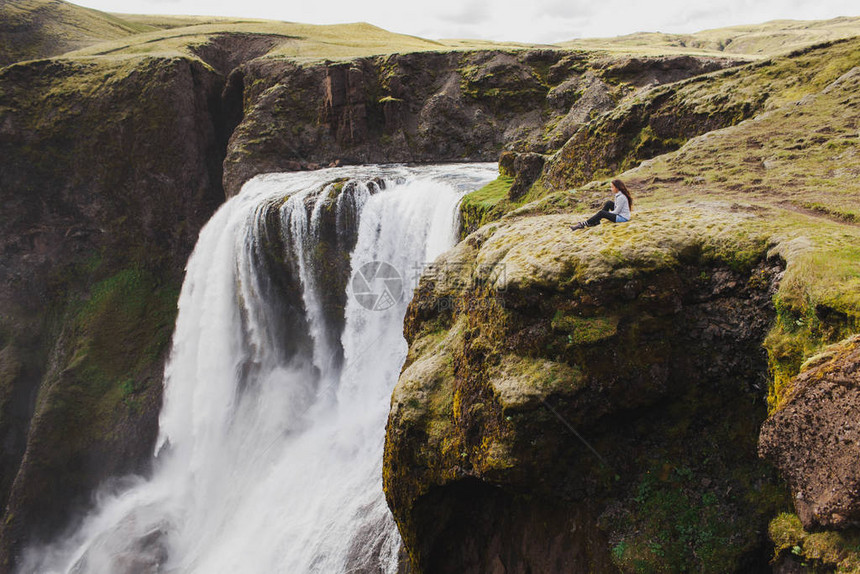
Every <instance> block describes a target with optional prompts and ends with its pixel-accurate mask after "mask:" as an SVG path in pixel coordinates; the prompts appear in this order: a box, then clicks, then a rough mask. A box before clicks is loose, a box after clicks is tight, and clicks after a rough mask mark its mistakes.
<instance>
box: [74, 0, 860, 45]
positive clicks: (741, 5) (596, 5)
mask: <svg viewBox="0 0 860 574" xmlns="http://www.w3.org/2000/svg"><path fill="white" fill-rule="evenodd" d="M74 3H75V4H78V5H80V6H87V7H89V8H96V9H98V10H103V11H106V12H121V13H127V14H186V15H206V16H238V17H245V18H267V19H272V20H286V21H291V22H304V23H308V24H338V23H345V22H369V23H371V24H375V25H376V26H380V27H382V28H385V29H386V30H389V31H392V32H399V33H402V34H412V35H415V36H421V37H423V38H429V39H440V38H473V39H483V40H499V41H517V42H530V43H553V42H562V41H565V40H572V39H575V38H597V37H608V36H620V35H623V34H630V33H633V32H671V33H686V32H697V31H699V30H706V29H709V28H720V27H723V26H734V25H738V24H756V23H761V22H766V21H768V20H776V19H793V20H823V19H828V18H834V17H836V16H860V5H858V4H860V3H858V1H857V0H719V1H696V0H651V1H650V2H649V1H644V0H638V1H637V0H429V1H421V2H409V1H408V0H360V1H358V0H302V1H300V2H299V1H296V0H286V1H276V0H242V1H241V2H237V1H235V0H208V1H206V0H75V1H74Z"/></svg>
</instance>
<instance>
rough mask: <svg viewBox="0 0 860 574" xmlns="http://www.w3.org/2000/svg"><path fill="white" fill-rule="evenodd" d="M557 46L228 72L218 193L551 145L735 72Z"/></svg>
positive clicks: (489, 157) (713, 61) (721, 64)
mask: <svg viewBox="0 0 860 574" xmlns="http://www.w3.org/2000/svg"><path fill="white" fill-rule="evenodd" d="M739 63H740V61H739V60H732V59H721V58H711V57H701V58H697V57H690V56H673V57H669V56H667V57H655V58H641V59H637V58H606V57H597V56H595V55H593V54H588V53H585V52H571V51H566V50H522V51H511V52H507V51H499V50H487V51H475V52H418V53H411V54H394V55H389V56H377V57H372V58H357V59H353V60H349V61H339V62H324V63H306V64H298V63H295V62H292V61H285V60H277V59H269V58H260V59H257V60H253V61H251V62H248V63H246V64H244V65H242V66H239V67H238V68H236V69H235V70H234V71H233V73H232V74H231V76H230V80H229V82H230V84H231V85H235V86H242V88H243V89H244V110H245V115H244V118H243V120H242V123H241V124H240V125H239V127H238V128H237V130H236V132H235V133H234V134H233V137H232V139H231V141H230V145H229V148H228V151H227V159H226V161H225V164H224V169H225V175H224V184H225V188H226V190H227V193H228V195H232V194H235V193H237V192H238V190H239V189H240V188H241V185H242V183H244V182H245V181H247V180H248V179H250V178H251V177H253V176H254V175H256V174H258V173H264V172H272V171H295V170H299V169H313V168H315V167H318V166H321V165H322V166H325V165H329V164H331V163H332V162H340V163H344V164H361V163H385V162H388V163H391V162H431V161H432V162H439V161H454V160H457V161H496V159H498V157H499V152H500V151H501V150H502V149H503V148H506V147H510V148H514V149H517V150H520V151H524V150H529V151H535V152H541V153H546V152H549V151H552V150H554V149H557V148H558V147H559V146H560V145H561V144H563V143H564V141H565V140H566V139H567V138H568V137H570V135H572V134H573V132H574V130H575V129H576V128H578V127H579V126H580V125H582V124H584V123H585V122H587V121H588V120H589V119H591V117H593V115H595V114H599V113H601V112H604V111H606V110H609V109H612V108H613V107H615V106H616V105H617V104H618V103H619V102H620V101H622V100H624V99H625V98H627V97H629V96H631V95H632V94H635V93H636V92H637V91H639V90H641V89H645V88H648V87H652V86H654V85H658V84H662V83H666V82H674V81H677V80H680V79H683V78H688V77H691V76H695V75H699V74H703V73H706V72H710V71H714V70H719V69H722V68H725V67H730V66H735V65H737V64H739Z"/></svg>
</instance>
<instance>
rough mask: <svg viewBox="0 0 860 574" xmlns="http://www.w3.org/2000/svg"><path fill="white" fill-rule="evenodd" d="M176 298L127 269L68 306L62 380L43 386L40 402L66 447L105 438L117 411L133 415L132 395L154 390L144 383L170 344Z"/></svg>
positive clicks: (150, 278)
mask: <svg viewBox="0 0 860 574" xmlns="http://www.w3.org/2000/svg"><path fill="white" fill-rule="evenodd" d="M177 298H178V290H177V289H176V288H175V287H172V286H167V285H162V284H159V282H158V281H157V280H156V279H155V277H154V276H153V275H152V274H151V273H150V272H148V271H145V270H142V269H138V268H131V269H124V270H122V271H119V272H118V273H116V274H115V275H113V276H111V277H108V278H107V279H104V280H103V281H100V282H99V283H97V284H95V285H94V286H93V288H92V290H91V292H90V295H89V297H88V298H85V299H83V300H81V301H79V302H77V303H76V304H74V307H75V308H76V310H75V311H73V319H72V322H71V327H70V329H69V332H70V333H72V334H73V336H72V338H71V339H70V340H68V341H66V342H65V344H64V347H66V348H67V350H68V362H67V365H66V367H65V369H64V370H63V372H62V375H61V376H62V377H63V378H64V381H63V382H62V384H61V385H43V386H42V388H41V389H42V390H41V392H42V393H43V395H40V399H39V402H44V404H45V408H46V409H47V410H49V411H51V412H52V413H53V415H54V417H53V420H54V424H55V425H56V429H55V430H56V432H59V433H62V434H63V435H64V436H65V437H66V438H65V439H63V440H64V441H65V442H68V443H70V444H69V446H71V445H73V444H74V445H78V444H79V442H80V443H83V444H86V441H88V440H91V438H88V437H90V436H91V435H92V436H99V435H100V434H105V433H108V434H109V433H111V432H112V425H113V424H114V423H115V422H116V421H117V420H118V417H119V416H120V414H121V412H123V411H126V410H131V411H136V410H137V409H138V408H139V406H140V404H139V403H138V401H137V398H138V395H139V394H140V393H141V392H144V391H145V390H147V389H148V387H149V386H150V385H152V384H156V385H157V384H160V379H157V380H155V381H152V380H151V378H150V377H152V376H153V375H157V373H159V364H160V361H161V359H162V357H163V356H164V353H165V352H166V350H167V346H168V344H169V342H170V335H171V333H172V332H173V324H174V321H175V317H176V301H177ZM61 442H62V441H61Z"/></svg>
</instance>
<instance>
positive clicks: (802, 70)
mask: <svg viewBox="0 0 860 574" xmlns="http://www.w3.org/2000/svg"><path fill="white" fill-rule="evenodd" d="M854 44H855V43H854V42H853V41H837V42H833V43H827V44H821V45H818V46H814V47H810V48H805V49H802V50H799V51H797V52H795V53H792V54H790V55H788V56H786V57H784V58H779V59H775V60H767V61H764V62H757V63H753V64H749V65H747V66H744V67H742V68H732V69H730V70H724V71H722V72H714V73H711V74H705V75H696V76H694V77H691V78H690V79H687V80H683V79H682V77H681V74H680V73H679V70H675V71H673V72H668V71H667V72H666V73H667V74H668V76H669V77H674V78H676V79H678V80H681V81H677V82H675V83H671V84H667V85H658V84H657V82H656V81H655V80H659V79H662V77H663V76H660V77H656V78H655V80H651V81H652V83H651V84H649V85H648V86H650V87H651V88H652V89H645V90H642V91H641V93H639V94H637V96H636V97H633V98H630V99H628V100H626V101H624V102H622V103H621V104H620V105H617V106H613V105H611V104H610V103H609V101H608V100H607V98H606V96H605V95H603V94H602V91H600V90H599V89H598V88H597V87H595V86H599V84H594V83H593V82H592V83H589V85H588V87H587V89H586V92H585V93H584V96H583V97H585V94H590V95H589V97H590V98H592V99H593V100H594V103H593V104H592V105H591V106H589V107H590V108H592V109H594V110H595V111H600V112H605V113H603V114H602V115H597V116H596V117H594V118H589V117H588V116H587V115H586V114H585V112H584V110H583V111H580V110H576V109H575V108H576V107H577V106H576V105H574V106H573V107H572V108H571V111H570V113H572V114H576V120H584V121H577V122H574V123H573V124H571V125H568V124H566V123H565V122H562V123H561V124H560V126H562V127H563V129H564V130H565V131H564V132H563V133H562V134H561V136H562V139H564V141H563V142H562V145H561V147H560V149H559V150H558V152H557V153H556V154H555V155H554V156H553V157H552V159H551V160H550V161H548V162H547V163H546V166H545V168H544V172H543V175H542V177H541V179H540V181H539V185H540V186H542V187H543V188H545V189H547V190H549V191H556V190H563V189H569V188H572V187H578V186H581V185H584V184H586V183H588V182H590V181H592V180H595V179H600V178H607V177H610V176H611V175H612V174H617V173H620V172H623V171H626V170H628V169H631V168H633V167H635V166H637V165H638V164H639V163H641V162H642V161H645V160H648V159H651V158H653V157H656V156H659V155H661V154H665V153H667V152H671V151H674V150H677V149H678V148H680V147H681V146H682V145H684V143H685V142H687V141H688V140H689V139H691V138H693V137H695V136H698V135H701V134H704V133H707V132H710V131H713V130H717V129H720V128H724V127H727V126H732V125H735V124H737V123H739V122H741V121H743V120H745V119H747V118H751V117H753V116H754V115H756V114H758V113H761V112H762V111H764V110H766V109H769V108H772V107H775V106H776V105H778V104H779V103H782V102H783V101H784V98H786V95H785V94H786V93H791V90H797V84H798V83H799V82H802V83H803V84H804V85H805V86H806V89H809V88H811V87H816V86H818V87H823V86H824V85H826V84H827V83H828V82H830V81H833V80H834V79H836V77H838V73H837V74H836V75H835V76H834V75H833V72H834V70H828V69H825V68H822V67H820V66H818V65H817V64H816V62H820V61H821V59H822V58H826V57H828V56H827V54H828V53H829V54H831V55H832V57H833V58H834V60H841V59H843V58H845V59H850V58H853V57H854V56H852V52H853V50H854ZM853 61H854V62H855V63H856V59H854V60H853ZM676 64H677V63H666V64H665V65H666V67H668V68H670V69H671V68H672V66H673V65H676ZM842 64H843V62H840V65H842ZM696 65H697V64H696V63H695V62H694V61H687V62H686V65H685V66H683V67H684V69H689V67H688V66H694V67H695V66H696ZM699 69H700V70H701V71H706V70H708V69H707V68H702V67H701V65H699ZM711 69H713V68H711ZM653 74H654V70H653V68H646V67H644V66H643V62H641V61H638V60H635V59H634V60H631V61H629V62H627V63H614V64H612V65H609V66H608V68H607V69H606V70H604V71H603V77H604V78H607V80H606V81H610V82H611V81H616V82H618V81H627V82H633V83H634V85H635V82H636V81H637V80H638V81H640V82H642V81H648V79H650V78H652V77H653ZM580 81H586V82H587V81H588V75H586V76H585V77H584V78H583V79H582V80H580ZM588 120H592V121H588ZM556 129H557V130H558V129H559V128H558V127H557V128H556Z"/></svg>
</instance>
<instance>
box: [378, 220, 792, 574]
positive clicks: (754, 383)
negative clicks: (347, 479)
mask: <svg viewBox="0 0 860 574" xmlns="http://www.w3.org/2000/svg"><path fill="white" fill-rule="evenodd" d="M703 209H705V208H703ZM687 214H688V215H692V213H691V212H690V211H687ZM668 216H669V217H671V216H672V215H671V214H668ZM714 216H715V217H717V221H719V223H717V224H716V225H715V226H712V227H711V228H710V230H709V231H705V232H685V231H684V230H683V229H679V232H678V233H677V235H676V236H674V237H653V236H649V232H648V225H647V224H646V223H645V222H640V223H637V222H632V223H630V224H625V226H603V227H602V228H599V229H594V230H589V231H588V233H587V234H586V233H583V234H578V235H577V234H574V233H573V232H571V231H570V230H569V229H568V228H567V226H568V225H569V224H570V223H572V222H573V219H572V218H570V217H566V216H538V217H528V218H523V219H519V220H505V221H502V222H500V223H497V224H492V225H489V226H485V227H484V228H482V229H481V230H479V231H477V232H476V233H474V234H472V235H470V236H469V237H468V238H467V239H466V240H465V241H464V242H462V243H461V244H460V245H459V246H458V247H457V248H455V249H454V250H453V251H451V252H450V253H449V254H447V255H446V256H445V257H444V258H443V259H442V260H441V261H440V262H439V264H440V265H439V267H438V272H437V273H435V274H432V275H428V276H425V277H424V278H423V279H422V282H421V285H420V287H419V291H418V293H417V294H416V297H415V299H414V300H413V302H412V304H411V306H410V309H409V313H408V315H407V322H406V331H405V332H406V336H407V339H408V340H409V342H410V350H409V355H408V358H407V361H406V363H405V365H404V369H403V372H402V374H401V377H400V380H399V382H398V385H397V387H396V389H395V391H394V395H393V398H392V409H391V413H390V417H389V422H388V427H387V439H386V450H385V462H384V471H385V477H384V481H385V482H384V484H385V490H386V495H387V498H388V502H389V505H390V507H391V508H392V510H393V512H394V516H395V518H396V520H397V522H398V525H399V526H400V530H401V533H402V534H403V537H404V541H405V544H406V547H407V549H408V551H409V553H410V556H411V559H412V566H413V568H414V569H415V571H417V572H434V573H437V572H459V573H463V572H476V573H477V572H495V571H500V572H501V571H505V572H527V571H559V572H561V571H564V572H580V571H581V572H588V571H601V572H603V571H613V570H616V569H621V570H625V571H628V570H630V571H633V570H634V569H635V564H637V563H640V562H641V563H648V564H650V565H652V566H653V567H654V568H655V569H657V570H661V569H662V570H667V571H682V570H701V571H711V572H728V571H751V570H750V569H754V568H759V567H762V566H763V565H766V563H767V561H768V559H769V558H770V554H769V550H767V548H768V543H767V539H766V531H767V524H768V521H769V519H770V518H771V517H772V516H773V514H774V513H775V512H776V511H777V510H778V509H779V508H782V507H783V506H785V505H786V503H787V494H786V492H785V490H784V489H783V488H782V487H780V486H779V482H778V479H777V477H776V476H775V473H774V472H773V470H772V469H771V468H770V467H769V466H768V465H767V464H766V463H764V462H762V461H761V460H759V459H758V457H757V453H756V436H757V428H758V426H759V425H760V424H761V423H762V421H764V419H765V417H766V414H767V413H766V404H765V401H764V395H765V389H764V387H765V385H766V380H765V376H764V375H765V374H766V371H767V363H766V356H765V355H764V352H763V351H762V349H761V341H762V340H763V339H764V337H765V334H766V332H767V330H768V328H769V326H770V324H771V320H772V317H773V315H774V310H773V308H772V305H771V297H772V295H773V293H774V289H775V285H776V283H777V282H778V279H779V277H780V273H781V270H782V264H781V262H780V261H779V260H778V259H774V260H768V259H767V258H766V252H767V245H766V243H765V242H764V241H763V240H761V239H760V238H752V239H744V240H740V239H731V238H730V236H725V235H722V234H721V229H726V228H729V227H730V226H731V225H732V221H731V219H732V217H734V216H732V215H728V214H720V215H718V216H717V215H714ZM745 241H749V242H750V243H748V244H743V242H745ZM733 242H734V243H733ZM577 434H578V435H579V436H577ZM580 437H581V438H582V439H584V440H581V439H580ZM585 441H587V443H588V445H586V442H585ZM589 445H590V446H589ZM592 448H593V449H594V450H591V449H592Z"/></svg>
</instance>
